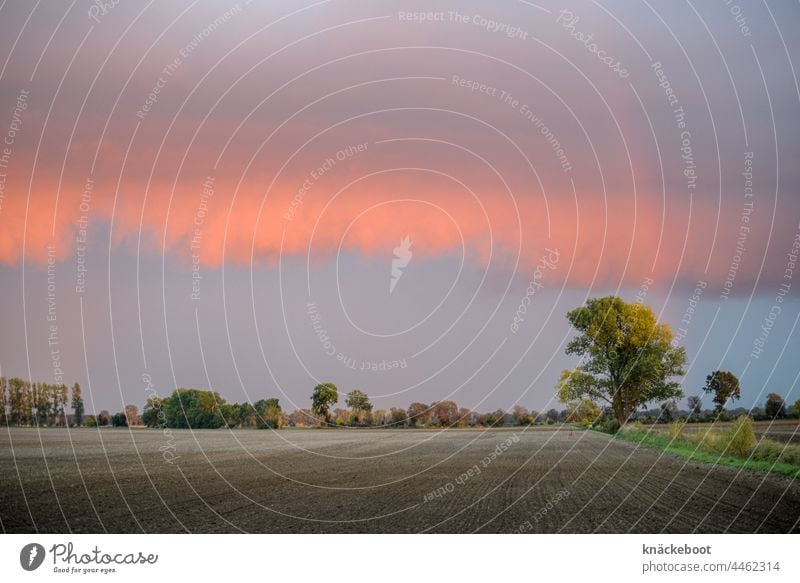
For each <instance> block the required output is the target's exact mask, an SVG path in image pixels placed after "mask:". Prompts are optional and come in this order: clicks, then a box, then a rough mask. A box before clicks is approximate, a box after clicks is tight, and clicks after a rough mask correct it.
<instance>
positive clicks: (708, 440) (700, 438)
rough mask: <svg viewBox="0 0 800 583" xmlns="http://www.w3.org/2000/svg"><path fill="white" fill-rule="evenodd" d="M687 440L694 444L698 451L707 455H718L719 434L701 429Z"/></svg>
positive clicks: (691, 434)
mask: <svg viewBox="0 0 800 583" xmlns="http://www.w3.org/2000/svg"><path fill="white" fill-rule="evenodd" d="M686 440H687V441H688V442H689V443H693V444H694V445H695V446H696V447H697V449H699V450H700V451H704V452H706V453H717V452H718V451H719V449H720V448H719V442H720V439H719V434H717V433H714V432H713V431H712V430H711V429H705V430H703V429H701V430H700V431H694V432H692V433H690V434H689V435H688V436H687V438H686Z"/></svg>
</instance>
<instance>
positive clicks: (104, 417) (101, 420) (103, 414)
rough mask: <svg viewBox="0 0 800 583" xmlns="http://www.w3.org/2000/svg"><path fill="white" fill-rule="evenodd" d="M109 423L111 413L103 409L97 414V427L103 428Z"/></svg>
mask: <svg viewBox="0 0 800 583" xmlns="http://www.w3.org/2000/svg"><path fill="white" fill-rule="evenodd" d="M109 423H111V413H109V412H108V411H106V410H105V409H103V410H102V411H100V412H99V413H98V414H97V425H99V426H100V427H105V426H106V425H108V424H109Z"/></svg>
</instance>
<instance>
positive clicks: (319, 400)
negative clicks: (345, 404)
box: [311, 383, 339, 423]
mask: <svg viewBox="0 0 800 583" xmlns="http://www.w3.org/2000/svg"><path fill="white" fill-rule="evenodd" d="M338 401H339V389H337V388H336V385H334V384H333V383H322V384H319V385H317V386H316V387H314V392H313V393H312V395H311V410H312V411H313V412H314V413H315V414H316V415H317V417H319V418H320V419H322V420H323V421H324V422H325V423H330V417H331V413H330V407H331V405H335V404H336V403H337V402H338Z"/></svg>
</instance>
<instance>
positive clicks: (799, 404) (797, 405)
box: [792, 399, 800, 417]
mask: <svg viewBox="0 0 800 583" xmlns="http://www.w3.org/2000/svg"><path fill="white" fill-rule="evenodd" d="M792 415H794V416H795V417H800V399H797V400H796V401H795V402H794V405H792Z"/></svg>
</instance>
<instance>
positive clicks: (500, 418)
mask: <svg viewBox="0 0 800 583" xmlns="http://www.w3.org/2000/svg"><path fill="white" fill-rule="evenodd" d="M0 389H2V393H3V404H4V408H3V414H4V418H5V423H6V424H7V425H16V426H40V427H44V426H67V425H69V426H72V427H77V426H82V425H86V426H90V427H95V426H106V425H112V426H117V427H124V426H129V425H130V426H136V425H144V426H146V427H152V428H171V429H188V428H191V429H216V428H223V427H226V428H248V427H251V428H257V429H280V428H283V427H377V428H381V427H384V428H414V427H462V428H463V427H502V426H524V425H544V424H555V423H576V424H582V425H584V426H595V427H598V428H603V427H604V424H611V425H613V424H615V419H614V412H613V410H612V409H611V408H610V407H604V408H600V407H599V406H598V405H597V404H595V403H593V402H591V401H587V400H581V401H577V402H574V403H568V404H567V407H566V408H565V409H562V410H557V409H555V408H552V409H549V410H548V411H546V412H539V411H536V410H528V409H527V408H525V407H524V406H522V405H516V406H514V408H513V409H512V410H511V411H505V410H503V409H497V410H495V411H492V412H490V413H479V412H476V411H472V410H471V409H468V408H465V407H459V406H458V405H457V404H456V402H455V401H449V400H448V401H434V402H433V403H430V404H426V403H420V402H415V403H411V405H409V406H408V407H407V408H405V409H404V408H400V407H391V408H389V409H375V408H374V407H373V405H372V403H371V402H370V400H369V397H368V396H367V395H366V393H364V392H363V391H360V390H353V391H351V392H349V393H347V394H346V397H345V404H346V408H339V407H336V408H334V407H333V405H335V404H336V403H337V402H338V400H339V391H338V388H337V387H336V385H334V384H333V383H324V384H320V385H317V386H316V387H314V390H313V393H312V396H311V401H312V406H311V407H310V408H308V409H296V410H294V411H292V412H287V411H284V410H283V409H282V408H281V405H280V402H279V400H278V399H276V398H270V399H261V400H258V401H256V402H254V403H228V402H226V401H225V399H224V398H223V397H222V396H221V395H220V394H219V393H217V392H216V391H209V390H201V389H191V388H181V389H176V390H174V391H173V392H172V394H171V395H169V396H168V397H158V396H153V397H151V398H149V399H147V402H146V403H145V405H144V409H143V410H142V413H141V415H139V409H138V407H137V406H136V405H127V406H126V407H125V410H124V411H120V412H118V413H115V414H111V413H109V412H108V411H105V410H103V411H100V412H99V413H98V414H96V415H86V414H85V413H84V404H83V397H82V395H81V387H80V385H79V384H78V383H75V384H74V385H73V386H72V388H71V390H70V389H68V387H67V386H66V385H63V384H60V385H53V384H47V383H31V382H29V381H25V380H22V379H18V378H12V379H5V378H2V377H0ZM689 405H690V407H691V410H689V411H684V410H679V409H678V408H677V407H676V405H675V402H674V401H667V402H665V403H662V404H661V406H660V407H658V408H655V409H649V410H639V411H637V412H635V413H634V414H633V415H632V416H631V419H632V420H639V421H643V422H649V423H668V422H671V421H674V420H678V419H687V420H688V421H690V422H693V421H698V422H702V421H712V420H727V419H733V418H735V417H737V416H739V415H742V414H748V415H750V416H751V417H753V418H754V419H775V418H782V417H789V416H795V417H800V401H798V403H795V405H794V406H793V407H791V408H788V407H786V406H785V404H784V402H783V399H782V398H781V397H780V396H779V395H776V394H775V393H770V395H769V396H768V398H767V401H766V403H765V406H764V408H759V407H754V408H753V409H750V410H747V409H744V408H741V407H740V408H738V409H733V410H727V409H720V408H717V409H715V410H702V409H701V407H702V403H701V401H700V398H699V397H690V399H689ZM67 407H70V408H71V412H69V411H68V410H67ZM617 427H618V426H617Z"/></svg>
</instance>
